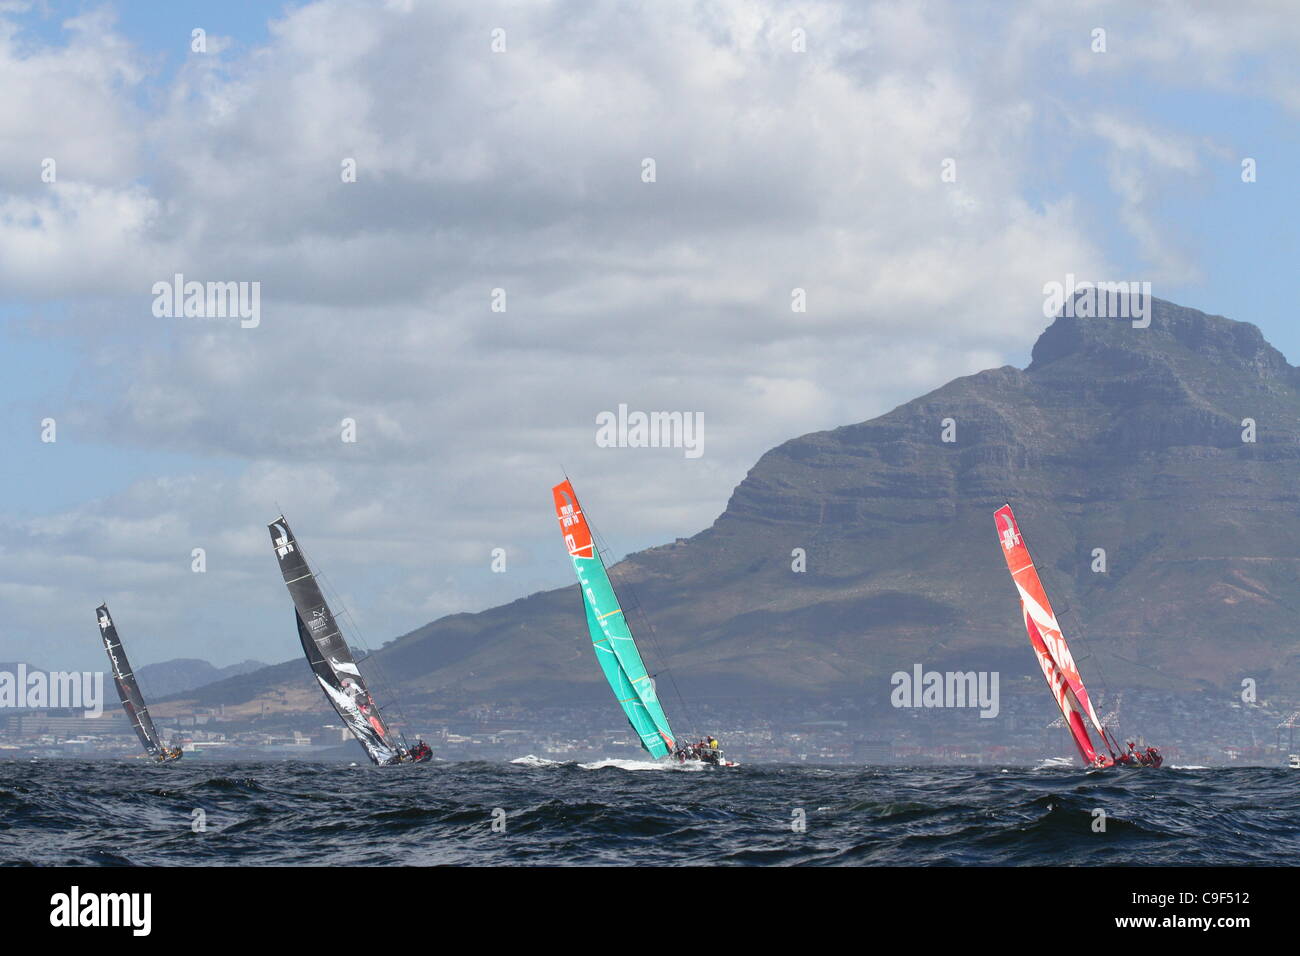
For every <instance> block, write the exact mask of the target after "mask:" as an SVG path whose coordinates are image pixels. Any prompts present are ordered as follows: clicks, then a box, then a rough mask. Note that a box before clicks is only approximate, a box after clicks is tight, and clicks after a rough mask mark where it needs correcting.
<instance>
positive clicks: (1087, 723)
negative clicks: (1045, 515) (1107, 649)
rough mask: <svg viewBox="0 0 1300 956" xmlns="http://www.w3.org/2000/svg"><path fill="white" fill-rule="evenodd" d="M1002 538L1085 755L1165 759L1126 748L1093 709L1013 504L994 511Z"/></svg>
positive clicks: (1036, 641)
mask: <svg viewBox="0 0 1300 956" xmlns="http://www.w3.org/2000/svg"><path fill="white" fill-rule="evenodd" d="M993 521H994V524H995V526H996V528H997V532H998V538H999V540H1000V541H1001V543H1002V556H1003V557H1004V558H1006V562H1007V570H1008V571H1010V572H1011V580H1012V581H1014V582H1015V585H1016V590H1017V591H1018V592H1019V594H1020V608H1021V611H1022V612H1023V614H1024V618H1025V630H1026V631H1027V632H1028V633H1029V643H1030V645H1031V646H1032V647H1033V649H1034V654H1035V655H1036V656H1037V657H1038V664H1039V666H1040V667H1041V668H1042V670H1043V676H1044V677H1045V678H1047V685H1048V686H1049V687H1050V688H1051V689H1052V697H1053V699H1054V700H1055V701H1056V706H1057V707H1059V708H1060V709H1061V717H1062V718H1063V720H1064V721H1065V726H1066V728H1067V729H1068V730H1069V731H1070V736H1071V738H1072V739H1073V740H1074V745H1075V747H1076V748H1077V749H1078V751H1079V756H1080V757H1082V758H1083V762H1084V763H1085V764H1086V765H1087V766H1089V767H1097V768H1101V767H1113V766H1116V765H1124V766H1152V767H1159V766H1160V765H1161V763H1163V758H1162V757H1161V756H1160V752H1159V751H1158V750H1156V748H1155V747H1148V748H1147V749H1146V750H1142V751H1139V750H1137V749H1135V747H1134V745H1133V744H1131V743H1130V744H1129V747H1128V750H1125V749H1124V748H1123V747H1121V746H1120V745H1119V743H1118V742H1117V741H1116V740H1115V738H1114V736H1113V735H1112V734H1111V733H1110V731H1108V730H1107V729H1106V726H1105V725H1104V724H1103V723H1102V721H1101V719H1100V718H1098V716H1097V711H1096V710H1094V709H1093V706H1092V699H1091V698H1090V697H1089V696H1088V691H1087V689H1086V688H1085V687H1084V686H1083V678H1082V677H1081V676H1080V675H1079V669H1078V667H1077V666H1076V665H1075V663H1074V657H1073V656H1072V655H1071V654H1070V648H1069V646H1068V645H1067V644H1066V643H1065V637H1064V635H1062V633H1061V626H1060V625H1059V624H1058V623H1057V621H1056V615H1055V614H1054V613H1052V605H1051V604H1050V603H1049V602H1048V600H1047V592H1046V591H1045V590H1044V589H1043V582H1042V580H1041V579H1040V578H1039V576H1038V569H1037V568H1036V567H1035V566H1034V560H1033V558H1031V557H1030V556H1029V548H1028V547H1027V546H1026V545H1025V539H1024V536H1023V535H1022V534H1021V533H1020V526H1019V525H1017V524H1016V516H1015V515H1014V514H1013V513H1012V511H1011V505H1009V504H1008V505H1005V506H1004V507H1002V508H999V509H998V510H997V511H996V512H994V514H993ZM1090 729H1091V731H1095V732H1096V734H1097V735H1098V737H1099V738H1100V739H1101V742H1102V744H1103V745H1104V746H1105V753H1101V752H1099V750H1098V749H1097V748H1096V747H1095V746H1094V745H1093V740H1092V736H1091V733H1090Z"/></svg>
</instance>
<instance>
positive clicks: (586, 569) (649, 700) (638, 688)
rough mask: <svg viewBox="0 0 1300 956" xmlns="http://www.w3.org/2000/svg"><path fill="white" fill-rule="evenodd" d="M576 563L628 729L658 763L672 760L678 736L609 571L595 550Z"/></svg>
mask: <svg viewBox="0 0 1300 956" xmlns="http://www.w3.org/2000/svg"><path fill="white" fill-rule="evenodd" d="M572 557H573V569H574V570H575V571H576V572H577V573H578V586H579V588H580V589H581V591H582V603H583V605H584V606H585V607H586V609H587V628H588V630H590V631H591V643H592V646H593V647H594V648H595V651H596V660H598V661H600V666H601V668H602V669H603V670H604V671H605V678H606V679H607V680H608V681H609V686H610V687H612V688H613V689H614V694H615V696H617V697H618V703H619V706H621V707H622V708H623V713H625V714H627V720H628V723H630V724H631V725H632V729H633V730H635V731H636V733H637V736H638V737H640V739H641V746H642V747H644V748H645V749H646V750H648V751H649V752H650V755H651V756H652V757H664V756H667V755H668V753H669V752H670V751H671V748H672V746H673V740H674V739H675V738H674V737H673V731H672V728H671V727H669V726H668V718H667V717H666V716H665V715H664V709H663V707H661V706H660V705H659V698H658V697H656V696H655V685H654V681H653V680H652V679H651V677H650V675H649V674H648V673H646V669H645V664H644V663H643V662H642V661H641V653H640V651H638V650H637V647H636V641H635V640H633V639H632V631H631V629H629V628H628V626H627V621H626V620H624V619H623V609H622V608H621V607H619V603H618V597H617V595H615V594H614V586H613V585H612V584H610V582H609V575H608V574H607V573H606V571H605V565H604V563H603V562H602V561H601V560H600V557H599V555H596V554H595V553H594V549H593V556H592V557H590V558H582V557H578V556H577V555H573V556H572Z"/></svg>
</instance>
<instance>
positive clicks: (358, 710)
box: [267, 515, 399, 764]
mask: <svg viewBox="0 0 1300 956" xmlns="http://www.w3.org/2000/svg"><path fill="white" fill-rule="evenodd" d="M267 528H268V529H269V530H270V532H271V544H272V547H274V548H275V556H276V559H277V560H278V561H279V562H280V573H281V574H283V575H284V583H285V585H286V586H287V587H288V588H289V595H290V596H291V597H292V598H293V606H294V612H295V616H296V618H297V623H298V639H299V640H300V641H302V649H303V653H305V654H306V655H307V663H309V664H310V665H311V669H312V672H313V673H315V675H316V680H317V681H319V682H320V686H321V690H323V691H324V692H325V696H326V697H327V698H328V699H329V702H330V703H331V704H332V705H334V709H335V710H336V711H338V715H339V716H340V717H342V718H343V721H344V723H346V724H347V726H348V729H350V730H351V731H352V733H353V734H355V735H356V738H357V740H359V741H360V742H361V746H362V747H364V748H365V750H366V753H367V754H368V755H369V757H370V759H371V760H373V761H374V762H375V763H377V764H387V763H393V762H395V761H396V760H397V758H398V752H399V747H398V744H397V741H396V738H395V737H394V736H393V734H392V732H391V731H390V730H389V729H388V725H387V724H385V723H384V719H383V717H381V716H380V713H379V708H378V707H377V706H376V705H375V701H374V698H372V697H371V696H370V691H369V690H368V689H367V688H366V682H365V680H364V679H363V678H362V676H361V671H360V670H359V669H358V668H357V664H356V661H355V660H354V659H353V657H352V652H351V651H350V650H349V649H348V645H347V641H345V640H344V639H343V635H342V634H341V633H339V627H338V623H337V622H336V621H335V620H334V614H333V612H332V611H330V608H329V605H328V604H326V603H325V595H324V594H322V593H321V589H320V585H319V584H317V583H316V575H315V574H314V573H312V570H311V568H309V567H308V566H307V559H306V558H304V557H303V554H302V551H301V549H300V548H299V547H298V542H297V541H296V540H295V539H294V536H293V532H292V531H290V530H289V522H287V521H285V520H284V515H281V516H280V517H279V518H277V519H276V520H275V521H272V522H271V523H270V524H269V525H267Z"/></svg>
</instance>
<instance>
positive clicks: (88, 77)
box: [0, 0, 1300, 670]
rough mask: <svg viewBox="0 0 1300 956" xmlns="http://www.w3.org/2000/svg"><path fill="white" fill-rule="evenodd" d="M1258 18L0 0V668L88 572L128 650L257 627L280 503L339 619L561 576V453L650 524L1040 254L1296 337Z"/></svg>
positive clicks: (284, 626) (1274, 74)
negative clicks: (243, 301) (621, 416)
mask: <svg viewBox="0 0 1300 956" xmlns="http://www.w3.org/2000/svg"><path fill="white" fill-rule="evenodd" d="M195 30H202V31H203V33H202V34H201V41H202V42H198V41H197V40H196V37H195V33H194V31H195ZM1098 30H1101V31H1104V34H1098V33H1097V32H1096V31H1098ZM1099 37H1102V38H1104V49H1102V48H1101V47H1102V43H1101V42H1099ZM1297 53H1300V17H1296V16H1295V15H1294V9H1293V7H1292V5H1291V4H1290V3H1288V2H1282V0H1277V2H1264V0H1241V2H1236V3H1232V4H1222V3H1213V2H1184V3H1167V2H1166V3H1160V2H1154V3H1149V4H1142V5H1135V4H1131V3H1127V2H1118V3H1109V2H1095V3H1091V2H1078V3H1071V4H1060V3H1055V2H1048V0H1044V2H1029V0H1026V2H1019V3H1002V2H998V3H987V4H981V3H971V2H960V0H957V2H951V3H945V2H881V3H863V2H849V3H829V2H827V3H822V2H810V3H797V2H796V3H778V2H765V0H748V2H738V0H708V2H697V3H689V2H674V0H661V2H655V3H643V4H622V3H613V2H588V3H577V2H537V3H528V4H502V3H494V2H483V0H473V2H454V0H449V2H439V3H421V2H416V0H410V2H400V0H394V2H387V3H384V2H371V3H359V2H343V0H320V2H310V3H308V2H303V3H292V4H285V5H283V6H276V5H273V4H265V3H238V2H224V3H200V2H173V3H169V4H134V3H119V4H112V3H106V4H101V3H89V2H86V3H82V2H71V3H59V2H46V3H39V2H32V3H26V2H13V0H0V89H2V90H3V91H4V106H3V108H0V448H2V449H3V458H2V459H0V494H2V495H3V501H4V508H3V509H2V510H0V660H25V661H28V662H30V663H32V664H33V665H35V666H39V667H47V668H65V669H72V668H77V669H95V670H98V669H102V666H103V661H102V650H101V647H100V645H99V641H98V629H97V628H95V627H94V608H95V606H96V605H98V604H99V603H100V602H101V601H107V602H108V603H109V605H110V607H111V608H112V610H113V615H114V618H115V619H116V621H117V624H118V626H119V630H120V631H121V634H122V636H123V638H124V641H125V642H126V644H127V647H128V649H129V651H130V654H131V656H132V658H133V661H134V663H135V664H136V666H141V665H144V664H148V663H151V662H156V661H162V660H167V659H171V658H176V657H200V658H204V659H206V660H209V661H211V662H213V663H215V664H218V665H225V664H230V663H233V662H236V661H239V660H243V659H247V658H254V659H258V660H263V661H267V662H274V661H280V660H286V659H289V658H291V657H293V656H294V655H295V654H296V653H298V647H297V635H296V633H295V631H294V628H293V623H292V620H291V613H292V612H291V604H290V603H289V600H288V595H287V593H286V592H285V590H284V585H283V583H282V581H281V580H280V578H279V574H278V572H277V569H276V563H275V560H274V557H273V555H272V552H271V548H270V540H269V537H268V535H267V532H266V527H265V526H266V523H267V522H268V521H270V520H271V519H272V518H274V517H276V515H278V514H279V513H280V512H281V511H283V512H284V513H285V515H286V516H287V517H288V519H289V521H290V522H291V523H292V525H293V527H294V530H295V532H296V534H297V536H298V538H299V540H300V541H301V542H302V544H303V546H304V547H305V549H306V550H307V552H308V554H309V555H310V556H311V558H312V560H313V561H314V562H315V564H316V565H317V566H318V567H319V569H320V570H321V571H323V572H324V574H325V576H326V579H327V582H328V583H329V584H330V585H331V586H332V588H333V592H334V594H335V595H336V597H337V598H338V599H339V600H340V601H341V602H342V603H343V604H344V605H345V606H346V607H347V608H348V610H349V611H350V612H351V615H352V617H353V619H354V620H355V621H356V624H357V626H358V630H359V633H360V637H361V638H362V639H363V640H364V642H365V643H366V644H368V645H370V646H372V647H376V646H378V645H380V644H381V643H383V642H384V641H387V640H390V639H392V638H393V637H394V636H396V635H399V634H402V633H405V632H407V631H410V630H412V629H414V628H416V627H419V626H420V625H422V624H425V623H427V622H428V621H431V620H434V619H436V618H438V617H441V616H443V615H445V614H452V613H459V612H464V611H476V610H481V609H483V608H487V607H491V606H494V605H497V604H500V603H504V602H507V601H511V600H514V599H516V598H519V597H522V596H524V595H527V594H529V593H532V592H534V591H538V590H542V589H546V588H552V587H559V586H562V585H567V584H569V583H571V569H570V566H569V562H568V560H567V557H566V555H565V551H564V547H563V544H562V542H561V541H560V539H559V537H558V535H557V533H556V527H555V523H554V517H553V512H552V506H551V498H550V493H549V489H550V486H551V485H552V484H554V483H556V482H557V481H559V480H560V479H561V478H562V477H563V476H564V474H565V473H567V474H568V475H569V477H570V478H572V479H573V481H574V485H575V487H576V488H577V490H578V492H579V494H581V495H582V499H583V504H584V506H585V508H586V510H587V512H588V513H589V515H590V516H591V517H592V519H593V521H594V523H595V524H596V526H597V527H598V528H599V529H600V530H601V531H602V532H603V534H604V537H605V538H606V540H607V542H608V544H609V547H610V549H611V552H612V553H613V554H614V555H615V556H617V555H621V554H624V553H627V552H629V551H633V550H636V549H639V548H642V547H646V546H649V545H653V544H658V543H663V542H665V541H671V540H673V539H675V538H678V537H688V536H690V535H693V534H696V533H698V532H699V531H701V530H703V529H705V528H707V527H708V526H709V525H710V523H711V522H712V521H713V520H714V519H715V518H716V517H717V515H718V514H719V513H720V512H721V511H722V510H723V509H724V508H725V506H726V503H727V500H728V497H729V495H730V494H731V491H732V489H733V488H734V487H735V486H736V485H737V484H738V483H739V482H740V481H741V480H742V479H743V478H744V476H745V474H746V472H747V471H748V470H749V468H751V467H752V466H753V464H754V463H755V462H756V461H757V459H758V458H759V457H760V456H761V455H762V454H763V453H764V452H765V451H766V450H768V449H770V448H772V447H774V446H775V445H778V444H780V443H781V442H783V441H785V440H787V439H790V438H793V437H796V436H799V435H802V434H806V433H808V432H812V431H818V430H822V429H827V428H833V427H836V426H838V425H844V424H850V423H853V422H859V421H864V420H867V419H869V418H872V417H874V416H876V415H879V414H882V413H884V412H886V411H888V410H889V409H891V408H893V407H895V406H896V405H898V404H900V403H902V402H904V401H907V400H908V399H910V398H913V397H915V396H917V395H919V394H923V393H925V392H928V391H930V390H932V389H934V388H937V387H939V386H940V385H942V384H943V383H944V382H946V381H948V380H950V379H952V378H954V377H957V376H960V375H967V374H971V373H974V372H976V371H979V370H981V369H985V368H990V367H996V366H1001V365H1005V364H1015V365H1020V366H1023V365H1025V364H1026V363H1027V361H1028V357H1029V352H1030V349H1031V348H1032V345H1033V342H1034V340H1035V339H1036V337H1037V335H1038V334H1039V333H1040V332H1041V331H1042V329H1043V328H1044V327H1045V326H1046V325H1047V324H1048V319H1047V318H1045V316H1044V314H1043V301H1044V295H1043V286H1044V284H1045V283H1048V282H1053V281H1057V282H1060V281H1064V278H1065V276H1066V275H1067V274H1069V273H1073V274H1075V275H1076V276H1079V277H1080V278H1093V279H1105V280H1125V279H1127V280H1134V281H1149V282H1151V283H1152V290H1153V293H1154V294H1155V295H1157V296H1159V297H1161V298H1165V299H1170V300H1172V301H1175V302H1178V303H1180V304H1183V305H1187V306H1191V307H1194V308H1199V309H1202V310H1204V311H1207V312H1212V313H1218V314H1223V315H1227V316H1229V317H1230V318H1235V319H1242V320H1246V321H1250V322H1254V323H1255V324H1257V325H1259V326H1260V328H1261V329H1262V330H1263V332H1264V334H1265V336H1266V337H1267V338H1268V339H1269V340H1270V341H1271V342H1272V343H1273V344H1274V345H1275V346H1277V347H1278V348H1279V349H1281V350H1282V352H1283V353H1284V354H1285V355H1287V356H1288V358H1289V359H1291V360H1292V361H1300V328H1297V326H1296V323H1295V321H1294V319H1293V316H1292V309H1291V308H1289V307H1288V306H1289V303H1290V302H1291V300H1292V296H1291V295H1289V294H1288V293H1289V292H1290V288H1289V287H1290V286H1291V285H1292V284H1293V276H1294V265H1295V262H1296V260H1297V252H1298V251H1300V250H1298V249H1297V241H1296V225H1295V224H1296V222H1297V212H1298V209H1297V207H1298V206H1300V190H1297V189H1296V187H1295V184H1294V175H1295V173H1294V171H1295V170H1300V142H1298V140H1297V129H1298V128H1300V127H1298V125H1297V122H1296V121H1297V119H1298V118H1300V115H1298V114H1300V75H1298V74H1300V56H1297ZM647 159H650V160H653V163H654V176H653V181H646V178H647V177H646V174H645V169H646V160H647ZM1246 160H1252V161H1253V164H1254V168H1255V170H1256V175H1255V180H1254V181H1253V182H1245V181H1243V175H1242V164H1243V161H1246ZM51 161H52V163H51ZM349 164H351V166H354V168H355V177H354V179H355V181H345V179H347V178H349V177H347V176H345V166H348V165H349ZM945 170H947V171H955V177H954V176H952V175H946V176H945V174H944V173H945ZM51 171H52V175H51ZM177 273H180V274H182V275H184V276H185V277H186V279H188V280H196V281H200V282H244V283H258V286H257V288H258V289H259V296H260V309H259V313H258V321H257V324H256V326H255V327H244V326H245V325H247V324H248V323H241V322H240V320H239V319H238V318H222V317H204V316H184V315H175V316H168V315H165V314H164V315H159V314H157V313H158V308H156V306H157V297H156V294H155V291H154V289H155V284H156V283H159V282H170V281H171V279H172V277H173V276H174V275H176V274H177ZM249 288H251V286H249ZM795 289H802V290H803V294H804V296H805V299H806V311H801V312H798V311H794V310H793V309H792V295H793V290H795ZM493 290H504V294H505V295H504V302H505V309H504V311H497V310H494V303H495V304H496V305H497V306H498V307H499V305H500V302H501V299H500V296H499V295H498V296H497V297H496V298H495V299H494V291H493ZM620 405H626V406H627V407H628V408H629V409H630V410H641V411H676V412H681V413H683V414H687V415H693V416H702V419H703V422H704V428H703V443H702V445H701V454H699V455H698V456H694V455H688V454H686V453H685V451H684V449H682V448H672V447H669V448H634V447H603V446H602V444H600V443H599V442H598V441H597V434H598V429H597V418H598V416H600V415H601V413H602V412H612V411H616V410H617V409H618V408H619V406H620ZM345 419H348V420H351V421H353V422H355V439H356V440H355V441H344V440H343V438H344V437H345V436H344V427H343V422H344V420H345ZM47 420H52V421H53V423H54V434H53V437H54V440H53V441H48V440H43V439H45V438H49V437H51V436H50V434H49V428H48V426H47V425H46V424H45V423H46V422H47ZM195 549H203V553H204V557H205V566H204V569H203V570H202V571H196V570H195V564H194V557H193V555H194V551H195ZM495 549H501V552H498V553H504V556H505V569H504V571H494V570H493V556H494V551H495ZM497 565H498V567H499V566H500V562H499V561H498V562H497ZM575 627H581V620H580V617H575Z"/></svg>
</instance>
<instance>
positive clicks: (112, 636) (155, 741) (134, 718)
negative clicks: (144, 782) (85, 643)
mask: <svg viewBox="0 0 1300 956" xmlns="http://www.w3.org/2000/svg"><path fill="white" fill-rule="evenodd" d="M95 616H96V617H97V618H98V619H99V630H100V635H101V636H102V637H103V638H104V650H106V651H108V661H109V664H110V665H112V668H113V681H114V683H116V684H117V695H118V696H119V697H121V698H122V709H123V710H125V711H126V716H127V718H128V719H130V721H131V726H133V727H134V728H135V732H136V736H138V737H139V738H140V743H142V744H144V749H145V750H146V751H147V752H148V753H149V755H150V756H153V757H158V756H161V755H162V753H163V745H162V741H161V740H160V739H159V738H158V730H157V728H155V727H154V725H153V718H151V717H150V716H149V708H148V707H146V706H145V703H144V697H143V696H142V695H141V694H140V686H139V685H138V684H137V683H136V681H135V674H134V672H132V670H131V662H130V661H129V660H127V659H126V651H124V650H123V649H122V641H121V639H119V638H118V636H117V625H115V624H114V623H113V619H112V618H111V617H109V615H108V605H107V604H101V605H100V606H99V607H97V608H96V609H95Z"/></svg>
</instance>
